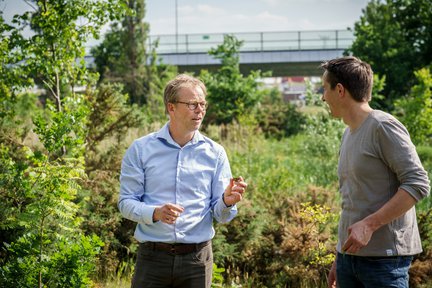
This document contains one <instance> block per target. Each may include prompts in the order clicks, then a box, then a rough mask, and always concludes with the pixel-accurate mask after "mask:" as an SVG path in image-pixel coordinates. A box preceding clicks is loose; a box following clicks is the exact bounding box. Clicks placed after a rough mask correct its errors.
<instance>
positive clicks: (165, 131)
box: [156, 122, 205, 146]
mask: <svg viewBox="0 0 432 288" xmlns="http://www.w3.org/2000/svg"><path fill="white" fill-rule="evenodd" d="M156 137H157V138H159V139H163V140H165V141H166V142H167V143H169V144H171V145H174V146H179V145H178V144H177V143H176V142H175V141H174V139H173V138H172V137H171V134H170V132H169V122H167V123H166V124H165V125H164V126H163V127H162V128H161V129H160V130H159V131H158V132H157V133H156ZM204 141H205V140H204V136H203V135H202V134H201V133H200V132H199V131H198V130H197V131H195V133H194V136H193V138H192V140H191V141H189V142H188V143H187V144H186V145H185V146H187V145H194V144H197V143H199V142H204Z"/></svg>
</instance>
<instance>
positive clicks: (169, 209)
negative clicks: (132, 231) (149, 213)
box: [153, 203, 184, 224]
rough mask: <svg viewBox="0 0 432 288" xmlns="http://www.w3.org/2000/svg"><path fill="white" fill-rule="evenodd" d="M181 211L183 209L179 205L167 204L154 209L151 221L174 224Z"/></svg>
mask: <svg viewBox="0 0 432 288" xmlns="http://www.w3.org/2000/svg"><path fill="white" fill-rule="evenodd" d="M183 211H184V208H183V207H181V206H180V205H176V204H172V203H167V204H165V205H162V206H160V207H157V208H155V210H154V212H153V221H154V222H156V221H162V222H164V223H167V224H174V222H175V221H176V220H177V218H178V217H179V216H180V214H181V213H182V212H183Z"/></svg>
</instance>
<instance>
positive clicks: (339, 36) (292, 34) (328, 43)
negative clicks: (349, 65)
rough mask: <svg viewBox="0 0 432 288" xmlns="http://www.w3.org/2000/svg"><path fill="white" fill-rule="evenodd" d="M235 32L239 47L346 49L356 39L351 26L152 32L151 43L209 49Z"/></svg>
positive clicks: (166, 49) (165, 49) (168, 49)
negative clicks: (328, 28)
mask: <svg viewBox="0 0 432 288" xmlns="http://www.w3.org/2000/svg"><path fill="white" fill-rule="evenodd" d="M226 34H230V35H234V36H235V37H236V38H237V39H238V40H241V41H243V45H242V47H241V48H240V51H244V52H246V51H277V50H284V51H286V50H326V49H346V48H348V47H349V46H350V45H351V44H352V42H353V40H354V35H353V32H352V31H350V30H317V31H281V32H248V33H225V34H222V33H220V34H213V33H210V34H178V35H152V36H149V37H148V45H149V46H150V47H154V46H155V44H156V42H158V46H157V48H156V52H157V53H158V54H172V53H198V52H207V51H209V50H210V49H211V48H215V47H216V46H218V45H220V44H222V43H223V39H224V35H226Z"/></svg>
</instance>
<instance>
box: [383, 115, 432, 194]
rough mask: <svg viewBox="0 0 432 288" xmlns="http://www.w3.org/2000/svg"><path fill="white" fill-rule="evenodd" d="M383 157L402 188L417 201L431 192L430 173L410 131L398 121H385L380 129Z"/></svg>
mask: <svg viewBox="0 0 432 288" xmlns="http://www.w3.org/2000/svg"><path fill="white" fill-rule="evenodd" d="M378 136H379V138H380V141H379V142H380V143H381V147H380V149H381V151H382V154H383V159H384V161H385V162H386V163H387V165H388V166H389V167H390V169H391V170H392V171H394V173H395V174H396V175H397V178H398V180H399V182H400V188H401V189H403V190H405V191H406V192H408V193H409V194H410V195H411V196H412V197H413V198H414V199H416V201H420V200H421V199H423V198H425V197H427V196H428V195H429V193H430V182H429V178H428V174H427V172H426V171H425V169H424V168H423V166H422V164H421V161H420V158H419V157H418V154H417V151H416V148H415V146H414V144H413V143H412V141H411V139H410V136H409V134H408V131H407V130H406V128H405V127H404V126H403V125H402V124H401V123H400V122H398V121H396V120H393V121H386V122H383V123H382V125H381V126H380V129H379V130H378Z"/></svg>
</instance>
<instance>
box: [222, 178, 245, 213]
mask: <svg viewBox="0 0 432 288" xmlns="http://www.w3.org/2000/svg"><path fill="white" fill-rule="evenodd" d="M235 180H236V181H234V179H233V178H231V179H230V183H229V185H228V187H227V188H226V189H225V192H224V194H223V196H222V197H223V201H224V203H225V205H227V206H232V205H234V204H236V203H237V202H239V201H241V200H242V199H243V193H244V192H245V191H246V188H247V184H246V182H244V179H243V177H241V176H240V177H238V178H237V179H235Z"/></svg>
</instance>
